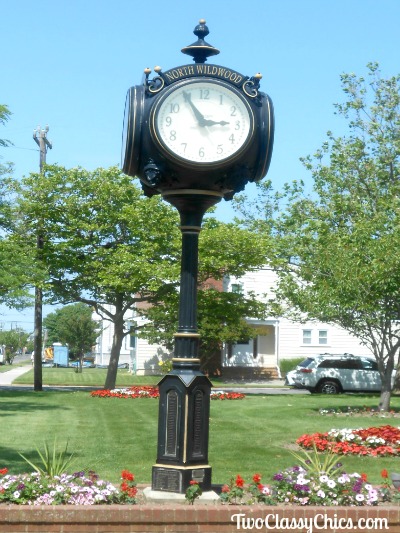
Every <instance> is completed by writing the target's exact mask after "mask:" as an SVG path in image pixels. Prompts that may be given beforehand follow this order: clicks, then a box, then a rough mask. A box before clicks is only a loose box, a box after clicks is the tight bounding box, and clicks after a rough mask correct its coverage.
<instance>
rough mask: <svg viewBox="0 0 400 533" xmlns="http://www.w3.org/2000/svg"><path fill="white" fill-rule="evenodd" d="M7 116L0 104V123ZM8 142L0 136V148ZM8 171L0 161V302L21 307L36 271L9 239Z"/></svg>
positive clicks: (28, 299)
mask: <svg viewBox="0 0 400 533" xmlns="http://www.w3.org/2000/svg"><path fill="white" fill-rule="evenodd" d="M10 116H11V112H10V111H9V109H8V107H7V106H6V105H1V104H0V124H1V125H4V124H5V123H6V122H7V121H8V120H9V118H10ZM11 144H12V143H11V142H10V141H8V140H6V139H0V147H3V148H4V147H7V146H10V145H11ZM0 159H2V156H0ZM12 171H13V167H12V164H11V163H6V164H0V231H1V235H0V303H1V304H5V305H6V306H8V307H10V308H18V309H22V308H24V307H27V306H28V305H30V304H31V302H32V295H31V294H30V287H31V285H30V284H31V281H32V278H34V277H35V276H36V275H37V272H36V265H35V264H34V256H33V254H32V253H31V251H30V250H28V249H26V248H25V247H22V248H21V247H20V246H19V245H18V244H16V243H15V242H14V241H13V240H12V239H10V238H9V235H10V233H11V232H12V229H13V215H12V204H13V196H10V191H9V179H10V176H11V174H12Z"/></svg>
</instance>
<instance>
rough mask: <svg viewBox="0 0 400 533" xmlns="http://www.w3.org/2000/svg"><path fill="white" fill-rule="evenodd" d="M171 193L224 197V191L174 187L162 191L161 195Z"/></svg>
mask: <svg viewBox="0 0 400 533" xmlns="http://www.w3.org/2000/svg"><path fill="white" fill-rule="evenodd" d="M173 194H204V195H206V196H218V197H219V198H223V197H224V193H222V192H217V191H206V190H203V189H174V190H173V191H166V192H163V193H162V196H163V197H164V196H172V195H173Z"/></svg>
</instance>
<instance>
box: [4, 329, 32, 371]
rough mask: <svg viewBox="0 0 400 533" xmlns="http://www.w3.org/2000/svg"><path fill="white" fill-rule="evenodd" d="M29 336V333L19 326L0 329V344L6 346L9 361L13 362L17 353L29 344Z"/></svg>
mask: <svg viewBox="0 0 400 533" xmlns="http://www.w3.org/2000/svg"><path fill="white" fill-rule="evenodd" d="M28 338H29V333H26V332H25V331H23V330H22V329H19V328H16V329H10V330H6V331H0V346H3V347H4V348H3V349H4V350H5V356H6V361H7V363H9V364H10V365H11V364H12V363H13V361H14V358H15V356H16V355H17V353H18V352H19V351H21V350H22V349H23V348H24V347H25V346H26V345H27V342H28Z"/></svg>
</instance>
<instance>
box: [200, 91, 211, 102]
mask: <svg viewBox="0 0 400 533" xmlns="http://www.w3.org/2000/svg"><path fill="white" fill-rule="evenodd" d="M209 99H210V90H209V89H200V100H209Z"/></svg>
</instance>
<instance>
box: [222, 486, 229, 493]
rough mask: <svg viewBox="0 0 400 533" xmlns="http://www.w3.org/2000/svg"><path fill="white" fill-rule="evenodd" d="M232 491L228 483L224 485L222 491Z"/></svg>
mask: <svg viewBox="0 0 400 533" xmlns="http://www.w3.org/2000/svg"><path fill="white" fill-rule="evenodd" d="M229 491H230V488H229V486H228V485H224V486H223V487H222V489H221V492H229Z"/></svg>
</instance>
